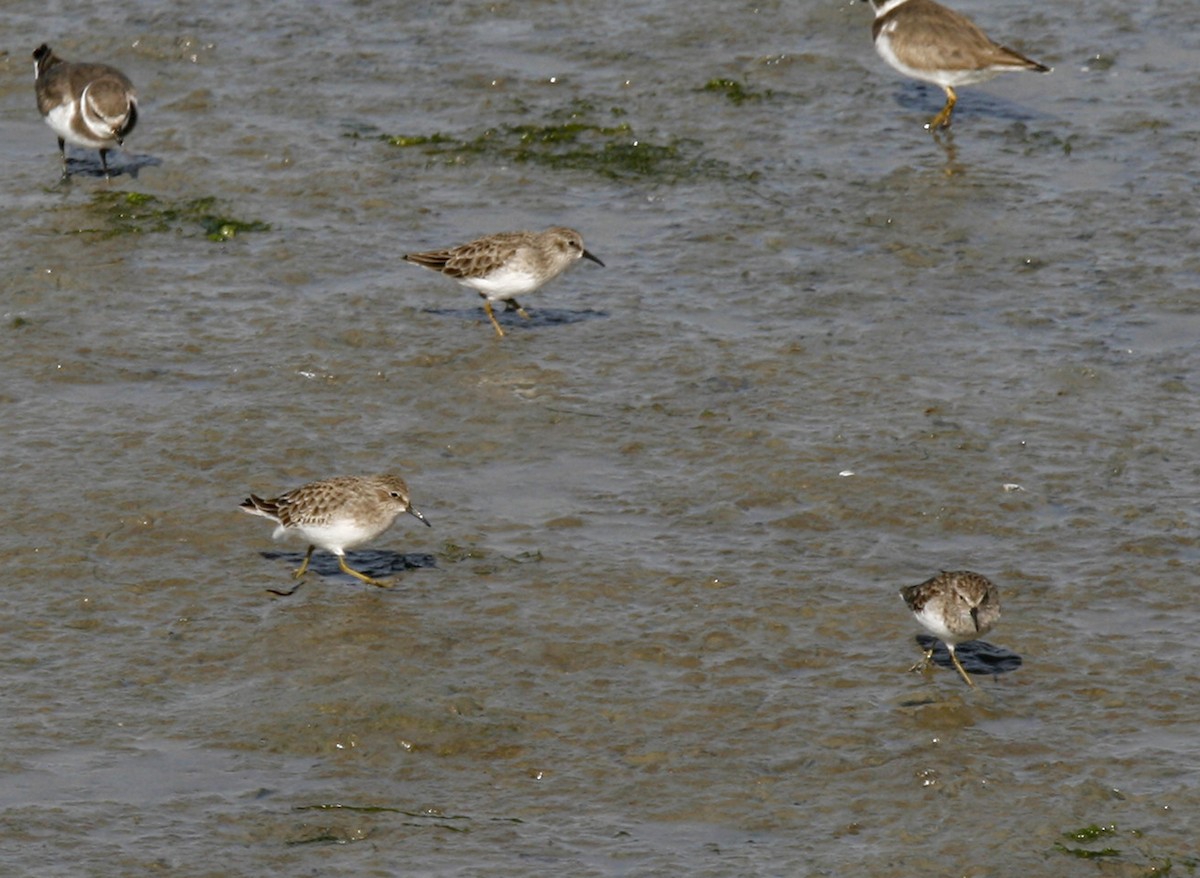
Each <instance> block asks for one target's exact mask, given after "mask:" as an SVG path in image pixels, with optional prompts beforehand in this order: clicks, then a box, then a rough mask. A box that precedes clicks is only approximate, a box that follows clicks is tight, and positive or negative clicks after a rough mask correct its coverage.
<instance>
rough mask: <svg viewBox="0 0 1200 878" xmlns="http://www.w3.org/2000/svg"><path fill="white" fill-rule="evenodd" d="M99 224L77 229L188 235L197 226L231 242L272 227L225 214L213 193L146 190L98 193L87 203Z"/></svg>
mask: <svg viewBox="0 0 1200 878" xmlns="http://www.w3.org/2000/svg"><path fill="white" fill-rule="evenodd" d="M88 210H89V213H90V214H91V215H93V216H95V217H96V218H97V220H98V221H99V225H97V226H96V227H93V228H81V229H78V230H76V231H77V233H78V234H95V235H99V236H100V237H103V238H114V237H117V236H119V235H150V234H160V233H164V232H176V233H181V234H187V233H188V232H189V231H193V230H196V229H198V230H199V231H200V232H201V233H202V234H203V235H204V237H206V238H208V240H210V241H228V240H230V239H231V238H235V237H237V236H238V235H241V234H244V233H247V232H266V231H269V230H270V228H271V226H270V224H268V223H265V222H261V221H259V220H242V219H237V218H235V217H232V216H229V215H228V214H226V213H224V212H223V211H222V210H221V209H220V208H219V205H218V203H217V199H216V198H215V197H214V196H206V197H203V198H191V199H179V200H172V199H165V198H159V197H158V196H156V195H147V194H146V193H144V192H123V191H116V192H110V191H105V192H97V193H95V194H94V195H93V196H92V200H91V204H90V205H89V206H88Z"/></svg>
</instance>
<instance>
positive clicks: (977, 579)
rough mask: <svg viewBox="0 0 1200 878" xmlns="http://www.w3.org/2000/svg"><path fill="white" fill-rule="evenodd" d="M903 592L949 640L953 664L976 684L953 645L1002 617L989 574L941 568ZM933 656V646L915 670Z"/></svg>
mask: <svg viewBox="0 0 1200 878" xmlns="http://www.w3.org/2000/svg"><path fill="white" fill-rule="evenodd" d="M900 596H901V597H903V598H904V603H906V604H908V608H909V609H910V610H912V612H913V615H914V616H916V617H917V621H918V622H920V623H921V624H922V625H923V626H924V627H925V629H926V630H927V631H929V633H931V634H932V635H933V636H934V637H936V638H937V639H938V640H940V641H942V643H944V644H946V649H948V650H949V651H950V660H951V661H952V662H954V667H956V668H957V669H958V672H959V673H960V674H962V678H963V679H964V680H966V681H967V685H969V686H974V685H975V683H974V682H973V681H972V680H971V678H970V676H969V675H968V674H967V672H966V671H965V670H963V666H962V663H961V662H959V660H958V656H956V655H955V654H954V647H955V645H956V644H959V643H965V642H966V641H968V640H975V639H977V638H980V637H982V636H983V635H984V634H987V633H988V631H990V630H991V629H992V626H993V625H995V624H996V623H997V622H999V621H1000V592H999V590H998V589H997V588H996V586H994V585H993V584H992V583H991V582H990V581H989V580H988V578H987V577H986V576H980V575H979V574H978V573H972V572H970V571H969V570H955V571H952V572H946V571H942V572H941V573H939V574H938V575H937V576H935V577H933V578H932V579H928V580H926V581H925V582H922V583H921V584H920V585H910V586H906V587H905V588H902V589H900ZM932 658H933V648H932V647H930V648H929V649H928V650H927V651H926V653H925V658H924V659H922V660H921V661H919V662H917V663H916V664H915V665H913V667H912V670H914V671H916V670H920V669H922V668H924V667H925V666H926V665H928V664H929V661H930V659H932Z"/></svg>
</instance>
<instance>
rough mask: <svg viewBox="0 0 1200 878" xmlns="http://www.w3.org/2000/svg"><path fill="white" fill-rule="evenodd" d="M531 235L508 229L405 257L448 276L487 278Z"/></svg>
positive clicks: (406, 259)
mask: <svg viewBox="0 0 1200 878" xmlns="http://www.w3.org/2000/svg"><path fill="white" fill-rule="evenodd" d="M527 237H528V233H527V232H505V233H501V234H497V235H489V236H488V237H486V238H480V239H479V240H478V241H471V242H470V243H467V244H460V245H459V246H457V247H450V248H449V249H446V250H429V251H427V252H425V253H410V254H408V255H407V256H405V257H404V259H405V261H407V262H412V263H413V264H415V265H423V266H424V267H425V268H431V269H433V270H434V271H440V272H441V273H442V274H444V275H446V276H447V277H453V278H463V277H486V276H487V275H489V274H491V273H492V272H493V271H495V270H496V269H498V268H500V267H501V266H503V265H504V263H505V262H507V261H508V259H509V257H511V256H512V254H513V251H514V250H515V249H516V248H517V247H518V246H520V244H521V243H522V242H523V241H524V240H525V239H526V238H527Z"/></svg>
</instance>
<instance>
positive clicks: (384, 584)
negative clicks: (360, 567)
mask: <svg viewBox="0 0 1200 878" xmlns="http://www.w3.org/2000/svg"><path fill="white" fill-rule="evenodd" d="M337 559H338V567H341V568H342V572H343V573H349V574H350V575H351V576H353V577H354V578H355V579H358V580H361V581H363V582H365V583H367V585H377V586H379V587H380V588H391V587H392V586H391V583H388V582H380V581H379V580H378V579H372V578H371V577H369V576H367V574H365V573H359V572H358V571H357V570H353V569H351V568H350V567H348V566H347V565H346V559H345V558H343V557H342V556H341V555H338V556H337Z"/></svg>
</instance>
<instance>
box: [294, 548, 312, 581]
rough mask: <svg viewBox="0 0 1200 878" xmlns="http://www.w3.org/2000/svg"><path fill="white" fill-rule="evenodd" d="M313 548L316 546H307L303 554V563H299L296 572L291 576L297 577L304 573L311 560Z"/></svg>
mask: <svg viewBox="0 0 1200 878" xmlns="http://www.w3.org/2000/svg"><path fill="white" fill-rule="evenodd" d="M315 548H316V546H309V547H308V554H307V555H305V556H304V563H303V564H301V565H300V567H299V569H298V570H296V572H295V573H293V574H292V576H294V577H296V578H297V579H299V578H300V577H301V576H303V575H304V571H306V570H307V569H308V562H309V561H311V560H312V553H313V549H315Z"/></svg>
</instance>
